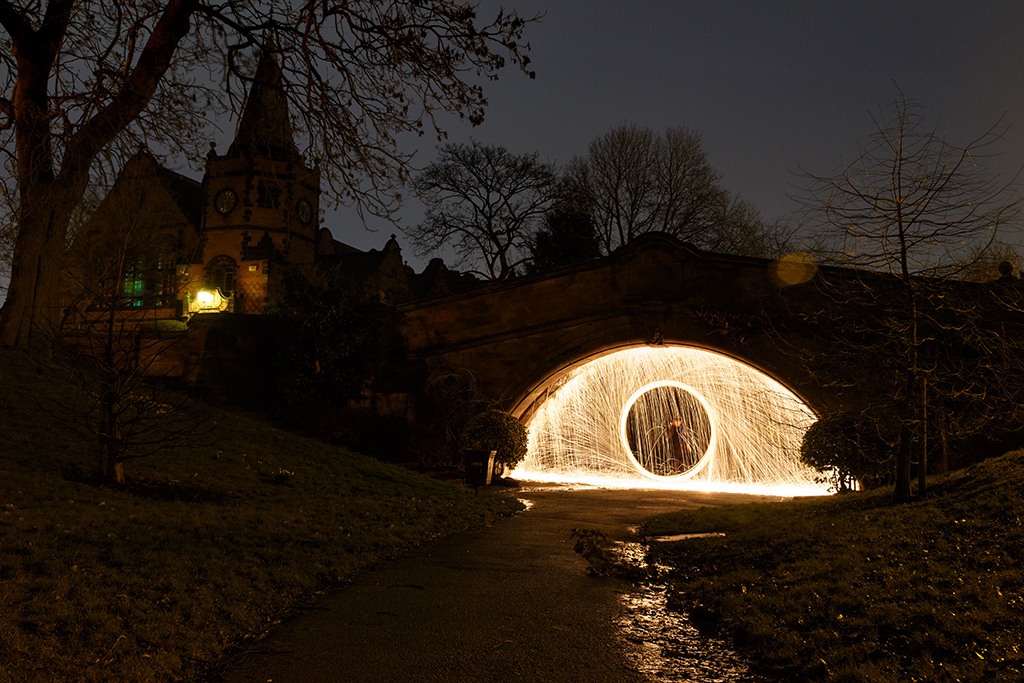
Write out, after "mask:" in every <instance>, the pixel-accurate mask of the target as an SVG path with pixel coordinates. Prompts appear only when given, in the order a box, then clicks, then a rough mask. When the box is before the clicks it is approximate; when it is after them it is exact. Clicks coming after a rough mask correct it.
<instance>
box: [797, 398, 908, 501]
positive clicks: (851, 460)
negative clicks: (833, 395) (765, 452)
mask: <svg viewBox="0 0 1024 683" xmlns="http://www.w3.org/2000/svg"><path fill="white" fill-rule="evenodd" d="M895 442H896V432H895V428H894V427H893V426H892V425H890V424H889V423H888V422H887V421H885V420H880V419H877V418H874V417H872V416H869V415H867V414H865V413H859V412H836V413H830V414H828V415H825V416H823V417H822V418H821V419H820V420H818V421H817V422H815V423H814V424H813V425H811V428H810V429H808V430H807V433H805V434H804V438H803V442H802V443H801V444H800V459H801V460H802V461H803V462H804V464H806V465H808V466H810V467H813V468H814V469H816V470H817V471H819V472H821V473H822V474H823V475H824V476H823V477H822V479H823V480H824V481H827V482H828V483H830V484H831V485H832V487H833V488H834V489H835V490H836V491H837V492H840V493H842V492H844V491H852V490H854V489H856V488H857V485H858V484H859V486H860V488H864V489H869V488H874V487H876V486H879V485H881V484H882V483H884V482H885V481H886V478H887V473H888V471H889V470H890V469H891V468H890V466H889V464H890V462H891V459H892V444H894V443H895Z"/></svg>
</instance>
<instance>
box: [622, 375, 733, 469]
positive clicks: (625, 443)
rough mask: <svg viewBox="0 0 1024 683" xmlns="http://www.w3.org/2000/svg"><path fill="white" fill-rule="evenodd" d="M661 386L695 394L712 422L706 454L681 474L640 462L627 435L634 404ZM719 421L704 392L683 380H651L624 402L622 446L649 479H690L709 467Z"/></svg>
mask: <svg viewBox="0 0 1024 683" xmlns="http://www.w3.org/2000/svg"><path fill="white" fill-rule="evenodd" d="M659 387H675V388H676V389H682V390H683V391H685V392H687V393H689V394H690V395H691V396H693V397H694V398H696V399H697V400H698V401H699V402H700V404H701V406H702V407H703V408H704V412H705V413H707V416H708V420H709V421H710V422H711V438H710V439H709V440H708V447H707V448H706V449H704V454H703V455H702V456H701V458H700V460H698V461H697V463H696V464H695V465H694V466H693V467H691V468H690V469H689V470H687V471H686V472H680V473H679V474H670V475H664V474H655V473H654V472H651V471H650V470H648V469H647V468H646V467H644V466H643V465H641V464H640V461H639V460H637V459H636V454H635V453H633V449H632V447H630V445H629V438H628V436H627V429H626V427H627V425H628V423H629V411H630V410H631V409H632V408H633V404H634V403H636V402H637V400H639V399H640V397H641V396H643V395H644V394H646V393H647V392H648V391H651V390H652V389H657V388H659ZM717 422H718V419H717V416H716V415H715V409H714V408H712V406H711V403H710V402H709V401H708V400H707V399H706V398H704V395H703V394H701V393H700V392H699V391H697V390H696V389H694V388H693V387H691V386H687V385H686V384H683V383H682V382H677V381H676V380H674V379H663V380H659V381H657V382H651V383H650V384H645V385H644V386H642V387H640V388H639V389H637V390H636V391H634V392H633V395H632V396H630V397H629V398H628V399H626V402H625V403H623V404H622V413H621V414H620V417H619V438H620V439H621V440H622V447H623V448H624V449H625V451H626V457H628V458H629V460H630V462H632V464H633V466H634V467H636V469H637V471H638V472H639V473H640V474H642V475H643V476H645V477H647V478H649V479H677V480H682V479H689V478H690V477H692V476H694V475H695V474H697V473H699V472H700V471H701V470H703V469H704V468H705V467H707V464H708V462H709V461H710V460H711V456H712V454H714V452H715V441H716V440H717V437H718V430H717V427H716V423H717Z"/></svg>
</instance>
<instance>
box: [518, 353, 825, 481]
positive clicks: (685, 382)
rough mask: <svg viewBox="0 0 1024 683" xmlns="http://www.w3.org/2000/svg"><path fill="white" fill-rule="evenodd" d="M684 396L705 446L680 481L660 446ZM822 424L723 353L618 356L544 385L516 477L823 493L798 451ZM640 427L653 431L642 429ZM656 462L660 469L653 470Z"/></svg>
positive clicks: (774, 383)
mask: <svg viewBox="0 0 1024 683" xmlns="http://www.w3.org/2000/svg"><path fill="white" fill-rule="evenodd" d="M663 387H668V388H667V389H665V388H663ZM680 392H685V398H686V400H687V402H688V403H689V404H690V405H692V410H693V411H694V414H696V412H697V411H699V410H701V409H703V411H704V416H703V417H702V418H701V421H700V422H701V424H704V425H705V426H704V427H701V428H700V430H702V431H700V434H701V436H700V437H699V438H698V439H697V441H696V442H689V441H688V442H687V443H688V445H690V447H691V448H693V449H695V450H694V451H693V453H692V455H693V457H694V458H695V459H696V463H695V464H694V466H693V467H691V468H690V469H689V470H686V471H684V472H680V473H679V474H676V473H675V472H676V471H675V470H674V469H670V468H664V466H665V465H666V464H668V463H670V462H671V460H668V459H663V458H664V456H665V455H666V453H665V450H664V445H663V444H662V445H659V440H660V439H663V438H664V437H665V436H666V435H667V430H666V429H664V427H665V425H664V423H663V418H664V417H665V415H666V414H667V412H668V411H674V410H676V409H677V408H673V407H672V406H681V405H683V404H680V403H679V402H678V398H680V397H679V396H678V394H679V393H680ZM645 394H647V395H645ZM671 396H676V397H677V398H676V399H672V398H671ZM638 411H640V412H638ZM631 412H632V413H633V414H632V415H630V413H631ZM643 415H650V416H654V417H653V420H654V421H649V420H648V419H646V418H643V417H642V416H643ZM627 416H628V419H627ZM816 419H817V418H816V416H815V414H814V412H813V411H812V410H811V409H810V407H809V406H808V405H807V404H806V403H804V402H803V401H802V400H801V399H800V398H799V397H798V396H797V395H796V394H794V393H793V392H792V391H791V390H789V389H787V388H786V387H785V386H783V385H782V384H781V383H779V382H778V381H777V380H775V379H774V378H772V377H770V376H768V375H766V374H765V373H763V372H761V371H759V370H758V369H757V368H755V367H753V366H751V365H748V364H746V363H743V362H741V361H738V360H736V359H734V358H731V357H729V356H726V355H723V354H721V353H715V352H713V351H710V350H706V349H700V348H696V347H690V346H682V345H678V346H658V347H651V346H644V347H640V346H637V347H631V348H624V349H618V350H614V351H611V352H610V353H607V354H604V355H602V356H599V357H596V358H592V359H588V360H586V361H583V362H581V363H580V364H578V365H577V366H575V367H573V368H571V369H569V370H567V371H565V372H564V373H563V374H560V375H559V376H558V377H557V378H555V379H553V381H551V383H550V384H548V385H547V386H545V388H544V393H543V399H542V400H540V401H539V402H538V403H537V404H536V405H535V407H534V408H533V410H532V412H531V413H530V415H529V417H528V419H527V420H526V421H525V423H526V425H527V427H528V428H529V436H528V441H529V442H528V447H527V455H526V458H524V460H523V461H522V462H521V463H520V464H519V465H518V466H517V467H516V469H515V471H513V472H512V473H511V475H512V476H513V477H514V478H517V479H522V480H526V481H537V482H541V481H543V482H566V483H579V484H584V485H600V486H616V487H643V488H664V489H679V490H707V491H737V492H745V493H755V492H756V493H769V492H770V493H772V494H776V495H817V494H821V493H825V492H826V491H827V487H826V486H825V485H824V484H821V483H819V482H818V481H817V479H816V478H817V473H816V472H815V471H814V470H812V469H811V468H810V467H808V466H807V465H804V464H803V463H802V462H801V461H800V453H799V450H800V441H801V439H802V437H803V434H804V432H805V431H806V430H807V428H808V427H809V426H810V425H811V424H813V423H814V421H815V420H816ZM637 420H640V421H639V422H638V421H637ZM705 420H706V422H705ZM624 421H625V423H626V425H627V427H626V435H627V437H628V438H626V437H624V436H623V423H624ZM696 424H697V423H692V424H691V425H690V430H692V429H693V428H694V427H695V426H696ZM639 425H643V426H645V427H651V428H652V429H648V430H647V431H644V430H642V429H641V430H640V431H637V428H638V426H639ZM653 427H660V429H653ZM654 432H657V434H658V436H657V437H654V436H652V435H653V434H654ZM694 435H696V433H694ZM705 438H707V439H708V441H707V442H705V441H704V439H705ZM631 442H632V443H633V445H632V447H630V443H631ZM705 443H706V446H705V445H704V444H705ZM697 444H700V445H697ZM634 449H636V450H635V451H634ZM701 450H703V454H701ZM669 455H670V454H669ZM648 460H651V462H650V463H648ZM652 463H655V464H656V465H657V466H656V467H650V469H648V467H649V466H650V465H651V464H652ZM663 468H664V469H663Z"/></svg>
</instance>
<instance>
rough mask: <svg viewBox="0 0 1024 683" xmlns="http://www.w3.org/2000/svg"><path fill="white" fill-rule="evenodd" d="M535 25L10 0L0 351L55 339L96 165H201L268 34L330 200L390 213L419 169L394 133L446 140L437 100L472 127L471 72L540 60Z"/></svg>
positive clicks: (0, 115) (4, 58)
mask: <svg viewBox="0 0 1024 683" xmlns="http://www.w3.org/2000/svg"><path fill="white" fill-rule="evenodd" d="M525 23H526V22H525V21H524V19H522V18H521V17H519V16H518V15H516V14H515V13H505V12H503V11H500V12H499V13H498V14H497V16H496V17H495V18H494V19H493V20H492V21H490V22H489V23H487V22H478V20H477V17H476V14H475V9H474V7H473V5H471V4H469V3H468V2H465V1H463V0H416V1H414V0H385V1H379V0H346V1H343V2H336V3H316V2H242V1H241V0H225V1H223V2H205V1H202V0H140V1H138V2H131V3H127V2H104V1H100V0H49V1H48V2H43V1H39V2H27V3H15V2H12V1H11V0H0V28H2V32H0V136H2V137H0V145H2V146H3V150H4V152H5V153H6V158H5V160H4V161H5V165H6V170H7V171H8V174H7V176H8V178H9V180H8V181H7V182H6V183H5V184H4V186H3V188H4V190H5V198H6V200H7V206H8V208H9V210H10V211H11V213H13V214H14V215H16V216H17V220H16V222H17V237H16V239H15V243H14V248H13V255H12V264H11V283H10V289H9V292H8V296H7V302H6V305H5V307H4V310H3V317H2V319H0V343H3V344H6V345H20V346H27V345H29V344H30V343H32V341H33V340H34V339H35V338H37V337H38V340H39V341H41V342H43V343H45V338H46V337H47V335H48V334H49V333H50V331H51V330H52V328H53V325H54V323H55V321H56V320H57V318H58V316H59V310H60V307H59V300H58V295H59V288H60V276H59V274H60V270H61V264H60V256H61V254H62V252H63V247H64V242H65V239H66V234H67V229H68V223H69V220H70V215H71V213H72V212H73V211H74V210H75V208H76V207H78V206H79V204H80V202H81V199H82V196H83V193H84V192H85V190H86V187H87V186H88V185H89V183H90V181H91V179H92V177H94V175H95V174H96V173H97V171H98V169H99V168H100V167H102V166H103V165H104V163H107V162H109V163H110V164H111V165H112V166H115V167H116V166H119V165H120V163H121V162H122V161H123V160H124V158H125V157H126V156H127V155H126V151H127V152H134V151H136V150H137V149H138V148H139V147H148V148H153V147H159V148H163V149H166V150H167V151H168V152H169V153H172V154H175V155H183V156H186V157H187V158H189V159H191V160H192V161H193V162H195V163H197V164H198V163H199V162H200V161H201V160H202V157H203V155H204V152H205V149H204V148H205V147H206V146H207V144H208V141H209V139H210V137H211V135H210V133H211V130H210V127H211V123H210V122H211V120H213V121H215V120H216V119H217V118H218V117H219V116H221V115H223V113H224V112H226V111H229V110H231V111H236V112H237V111H240V109H241V104H242V99H243V98H244V93H245V92H247V90H248V88H247V81H249V80H251V78H252V73H253V71H254V70H253V69H252V64H253V61H254V59H255V57H256V56H257V53H258V51H259V50H260V49H261V48H262V46H263V44H264V43H265V42H267V41H268V40H269V41H271V42H272V43H273V48H274V50H275V51H276V52H277V58H278V60H279V62H280V65H281V70H282V81H283V87H284V89H285V91H286V93H287V96H288V97H289V99H290V100H291V103H292V107H291V110H292V111H295V112H299V117H300V121H298V122H297V123H298V124H299V125H298V127H299V130H300V133H301V134H303V135H304V137H305V141H306V143H307V145H308V154H309V156H311V157H313V158H316V159H319V160H320V173H321V179H322V181H323V182H324V183H325V185H326V187H327V190H328V192H329V194H332V195H333V196H334V197H335V198H336V199H337V200H338V201H348V202H351V203H354V204H355V205H356V206H357V207H358V208H359V209H360V211H371V212H374V213H377V214H381V215H391V213H392V211H393V210H394V208H395V204H394V202H395V197H396V192H397V188H399V187H401V186H402V185H403V184H404V183H405V182H407V179H408V174H409V158H408V156H406V155H405V154H403V153H402V152H401V151H400V150H399V148H398V146H397V144H396V137H397V136H398V135H400V134H402V133H406V132H415V133H420V134H422V133H423V132H424V131H425V130H428V129H431V128H432V129H433V130H435V131H437V133H438V135H439V136H440V135H441V131H440V128H439V127H438V122H437V120H436V118H435V113H436V112H437V111H439V110H440V111H448V112H452V113H455V114H457V115H459V116H460V117H463V118H466V119H468V120H469V121H470V122H471V123H474V124H476V123H479V122H480V121H481V120H482V118H483V112H484V106H485V104H486V100H485V98H484V94H483V91H482V88H481V86H480V85H479V83H478V79H487V78H494V77H496V75H497V73H498V71H499V70H500V69H501V68H502V67H504V66H505V64H506V60H508V61H510V62H511V63H512V64H514V65H516V66H518V67H520V68H523V69H525V67H526V65H527V63H528V61H529V60H528V58H527V57H526V52H527V49H528V48H527V46H526V44H525V43H523V42H522V40H521V36H522V31H523V28H524V25H525Z"/></svg>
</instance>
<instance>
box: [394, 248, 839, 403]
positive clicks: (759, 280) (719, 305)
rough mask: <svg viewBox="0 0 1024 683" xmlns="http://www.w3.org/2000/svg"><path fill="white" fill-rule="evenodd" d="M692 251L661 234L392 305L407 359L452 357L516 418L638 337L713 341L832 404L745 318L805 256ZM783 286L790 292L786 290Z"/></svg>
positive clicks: (447, 361) (445, 360) (794, 276)
mask: <svg viewBox="0 0 1024 683" xmlns="http://www.w3.org/2000/svg"><path fill="white" fill-rule="evenodd" d="M791 266H792V268H794V269H795V273H794V272H787V271H786V270H785V264H784V265H783V270H782V271H780V264H779V263H778V262H772V261H768V260H764V259H754V258H744V257H737V256H726V255H721V254H710V253H706V252H702V251H700V250H698V249H696V248H695V247H693V246H690V245H688V244H684V243H682V242H679V241H678V240H676V239H675V238H673V237H670V236H668V235H663V234H650V235H646V236H644V237H641V238H639V239H637V240H634V241H633V242H632V243H630V244H629V245H627V246H626V247H623V248H621V249H618V250H617V251H615V252H614V253H613V254H611V255H610V256H607V257H605V258H603V259H600V260H595V261H590V262H586V263H583V264H580V265H577V266H572V267H566V268H563V269H560V270H556V271H553V272H548V273H543V274H540V275H536V276H530V277H523V278H517V279H514V280H508V281H504V282H496V283H490V284H487V285H484V286H480V287H477V288H474V289H471V290H468V291H465V292H461V293H458V294H453V295H450V296H447V297H443V298H438V299H432V300H429V301H426V302H422V301H421V302H415V303H410V304H407V305H405V306H403V307H401V311H400V312H401V315H402V323H401V327H402V330H403V334H404V338H405V342H406V344H407V352H408V356H409V359H410V360H414V361H420V362H422V363H425V364H426V366H427V368H428V369H429V370H430V371H431V372H442V371H444V369H446V368H460V369H464V370H468V371H469V372H471V373H473V374H474V375H475V376H476V378H477V380H478V382H479V386H480V388H481V389H482V390H483V392H484V393H486V394H487V395H489V396H490V397H492V398H494V399H497V400H498V401H499V402H500V403H501V405H502V406H503V407H504V408H505V409H507V410H509V411H510V412H512V413H513V414H514V415H516V416H517V417H519V418H520V419H522V420H524V421H528V420H529V418H530V417H531V415H532V414H533V411H534V410H535V409H536V408H537V407H538V406H539V405H540V404H541V403H542V402H543V400H544V398H545V397H546V395H547V392H548V391H549V389H550V388H551V387H552V386H553V385H555V384H556V383H557V382H558V381H559V380H560V379H561V378H562V377H564V376H565V375H566V374H567V373H568V372H570V371H571V370H573V369H574V368H577V367H579V366H581V365H583V364H585V363H587V362H589V361H592V360H595V359H597V358H599V357H601V356H604V355H606V354H609V353H612V352H615V351H619V350H622V349H626V348H630V347H638V346H660V345H677V346H689V347H696V348H700V349H705V350H709V351H713V352H716V353H719V354H723V355H726V356H729V357H731V358H733V359H735V360H739V361H742V362H743V363H746V364H748V365H750V366H753V367H754V368H756V369H758V370H760V371H761V372H763V373H765V374H767V375H769V376H770V377H772V378H774V379H775V380H776V381H778V382H780V383H781V384H783V385H784V386H786V387H787V388H789V389H790V390H791V391H792V392H793V393H794V394H796V395H797V396H798V397H800V398H801V399H802V400H803V401H804V402H806V403H807V404H808V405H810V406H811V407H812V408H814V409H815V410H818V411H820V410H822V409H824V408H826V407H828V406H829V405H830V404H833V403H834V398H833V397H831V396H829V395H828V394H827V393H826V392H823V391H822V390H821V389H820V388H819V387H817V386H815V385H814V383H813V382H812V381H811V380H810V379H809V376H808V374H807V372H806V371H805V370H804V369H803V368H802V367H801V366H800V364H799V363H798V362H797V361H796V360H795V359H794V358H792V357H791V355H790V354H786V353H785V352H784V351H782V350H781V349H780V347H779V346H778V344H777V343H776V340H773V339H772V338H771V337H770V336H769V335H768V334H767V333H766V331H765V330H764V329H763V328H762V326H761V325H760V324H759V323H758V322H757V321H758V320H761V319H763V317H762V316H761V312H762V310H763V304H764V303H765V302H766V300H769V299H772V298H776V299H777V298H778V297H786V296H800V294H799V293H796V292H795V291H794V290H799V289H801V288H799V287H796V288H794V287H787V286H786V283H787V282H795V281H800V280H801V279H804V280H805V279H807V278H806V277H803V278H801V277H800V274H801V273H800V270H801V268H807V266H806V265H805V264H800V263H795V264H791ZM791 292H793V293H792V294H791Z"/></svg>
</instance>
